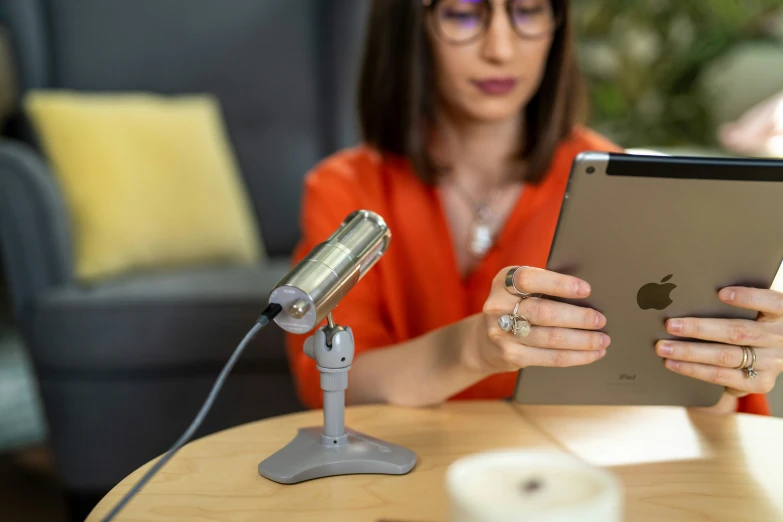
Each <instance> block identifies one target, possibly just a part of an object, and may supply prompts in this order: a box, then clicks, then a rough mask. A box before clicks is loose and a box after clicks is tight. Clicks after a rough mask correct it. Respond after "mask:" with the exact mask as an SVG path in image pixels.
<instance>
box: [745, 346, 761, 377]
mask: <svg viewBox="0 0 783 522" xmlns="http://www.w3.org/2000/svg"><path fill="white" fill-rule="evenodd" d="M745 348H747V349H748V350H749V351H750V354H751V356H752V357H753V358H752V359H751V361H750V364H749V365H748V367H747V368H744V369H743V371H744V372H745V378H746V379H748V380H750V381H752V380H753V379H755V378H756V377H758V376H759V372H757V371H756V370H754V369H753V365H754V364H756V350H754V349H753V347H752V346H746V347H745Z"/></svg>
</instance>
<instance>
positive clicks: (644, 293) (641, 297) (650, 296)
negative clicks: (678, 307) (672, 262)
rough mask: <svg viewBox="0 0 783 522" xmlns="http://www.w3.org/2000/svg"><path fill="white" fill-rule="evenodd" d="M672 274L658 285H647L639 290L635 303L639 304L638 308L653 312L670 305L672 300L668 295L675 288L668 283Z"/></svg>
mask: <svg viewBox="0 0 783 522" xmlns="http://www.w3.org/2000/svg"><path fill="white" fill-rule="evenodd" d="M673 276H674V274H669V275H667V276H666V277H664V278H663V279H661V282H660V283H647V284H646V285H644V286H643V287H641V288H640V289H639V293H638V294H636V302H637V303H638V304H639V308H641V309H642V310H649V309H650V308H652V309H655V310H663V309H664V308H667V307H668V306H669V305H670V304H672V299H671V297H670V295H669V294H671V293H672V290H674V289H675V288H677V285H675V284H674V283H668V282H667V281H669V279H671V278H672V277H673Z"/></svg>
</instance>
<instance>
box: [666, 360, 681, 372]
mask: <svg viewBox="0 0 783 522" xmlns="http://www.w3.org/2000/svg"><path fill="white" fill-rule="evenodd" d="M666 366H668V367H669V368H670V369H672V370H679V369H680V363H678V362H677V361H672V360H667V361H666Z"/></svg>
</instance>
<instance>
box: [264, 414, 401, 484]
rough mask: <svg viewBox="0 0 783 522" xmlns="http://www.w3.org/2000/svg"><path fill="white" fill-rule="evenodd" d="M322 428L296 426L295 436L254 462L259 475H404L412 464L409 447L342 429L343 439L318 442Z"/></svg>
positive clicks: (289, 479) (290, 479) (289, 478)
mask: <svg viewBox="0 0 783 522" xmlns="http://www.w3.org/2000/svg"><path fill="white" fill-rule="evenodd" d="M322 432H323V428H321V427H313V428H304V429H300V430H299V433H298V434H297V436H296V438H295V439H294V440H292V441H291V442H290V443H289V444H288V446H286V447H285V448H283V449H281V450H280V451H278V452H277V453H275V454H274V455H272V456H271V457H269V458H268V459H266V460H265V461H263V462H262V463H260V464H259V465H258V473H259V474H260V475H261V476H262V477H266V478H268V479H269V480H273V481H275V482H278V483H280V484H296V483H299V482H303V481H305V480H311V479H317V478H322V477H332V476H336V475H356V474H381V475H404V474H405V473H408V472H409V471H410V470H412V469H413V466H414V465H415V464H416V454H415V453H413V452H412V451H411V450H409V449H406V448H403V447H400V446H396V445H394V444H389V443H388V442H383V441H380V440H378V439H375V438H372V437H368V436H367V435H363V434H361V433H358V432H355V431H352V430H350V429H349V430H346V434H345V435H344V437H345V438H346V439H347V440H346V443H345V444H343V445H340V446H337V447H330V446H327V445H324V444H322V442H321V434H322Z"/></svg>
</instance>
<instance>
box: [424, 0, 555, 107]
mask: <svg viewBox="0 0 783 522" xmlns="http://www.w3.org/2000/svg"><path fill="white" fill-rule="evenodd" d="M427 25H428V33H429V38H430V42H431V44H432V49H433V54H434V59H435V76H436V82H437V89H438V95H439V97H440V100H441V102H443V105H444V106H445V108H446V109H447V110H450V111H456V112H458V113H459V114H461V115H463V116H467V117H469V118H471V119H474V120H477V121H481V122H497V121H503V120H508V119H510V118H514V117H516V116H517V115H518V114H519V113H520V112H521V111H522V110H523V108H524V107H525V106H526V105H527V103H528V102H529V101H530V99H531V98H532V97H533V96H534V95H535V93H536V91H537V90H538V88H539V85H540V84H541V80H542V78H543V75H544V71H545V68H546V63H547V58H548V56H549V49H550V47H551V45H552V39H553V34H554V31H553V28H554V27H555V20H554V14H553V11H552V5H551V0H510V1H507V0H485V1H484V0H440V1H439V2H437V4H436V5H435V7H434V8H433V9H431V10H430V11H429V23H428V24H427Z"/></svg>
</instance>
